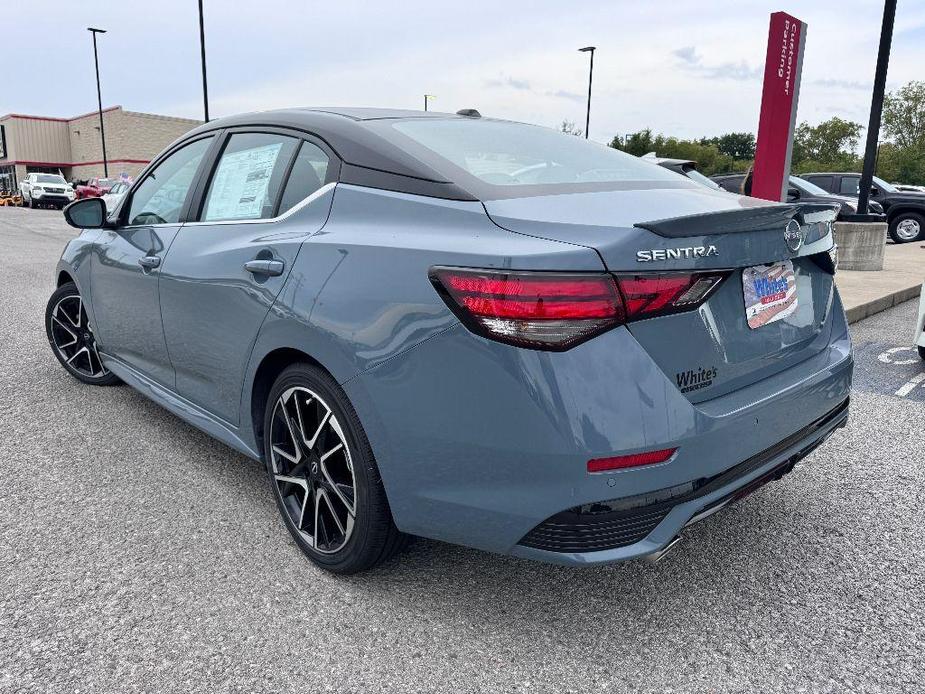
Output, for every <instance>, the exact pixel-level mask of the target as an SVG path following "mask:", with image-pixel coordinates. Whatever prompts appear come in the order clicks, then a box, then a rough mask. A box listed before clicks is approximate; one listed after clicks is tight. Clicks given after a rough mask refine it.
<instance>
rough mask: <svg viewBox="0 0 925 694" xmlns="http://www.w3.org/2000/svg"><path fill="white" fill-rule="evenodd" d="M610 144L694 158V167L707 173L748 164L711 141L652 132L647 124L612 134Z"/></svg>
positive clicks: (627, 149) (634, 151)
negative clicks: (736, 159)
mask: <svg viewBox="0 0 925 694" xmlns="http://www.w3.org/2000/svg"><path fill="white" fill-rule="evenodd" d="M610 146H611V147H613V148H614V149H619V150H621V151H623V152H626V153H628V154H632V155H635V156H637V157H641V156H643V155H645V154H648V153H649V152H655V154H656V155H658V156H659V157H664V158H667V159H688V160H690V161H694V162H697V170H698V171H700V172H701V173H703V174H704V175H706V176H712V175H713V174H716V173H726V172H728V171H734V170H735V169H737V168H739V169H742V170H744V169H745V168H746V167H747V166H748V164H747V163H744V162H742V163H740V164H737V162H736V161H735V160H734V159H733V158H732V157H730V156H728V155H726V154H723V153H722V152H720V151H719V149H718V148H717V146H716V145H715V144H713V143H712V142H711V141H706V143H705V141H703V140H701V141H698V140H681V139H679V138H677V137H669V136H667V135H661V134H659V135H653V134H652V130H651V129H650V128H646V129H645V130H640V131H639V132H636V133H629V134H628V135H626V137H620V136H619V135H618V136H616V137H614V138H613V140H611V142H610Z"/></svg>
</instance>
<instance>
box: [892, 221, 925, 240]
mask: <svg viewBox="0 0 925 694" xmlns="http://www.w3.org/2000/svg"><path fill="white" fill-rule="evenodd" d="M921 231H922V226H921V225H920V224H919V223H918V222H917V221H916V220H914V219H904V220H902V221H901V222H900V223H899V224H897V225H896V235H897V236H898V237H899V238H901V239H902V240H903V241H915V240H916V239H917V238H918V237H919V233H921Z"/></svg>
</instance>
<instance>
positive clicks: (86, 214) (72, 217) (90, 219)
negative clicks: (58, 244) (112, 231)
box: [64, 198, 106, 229]
mask: <svg viewBox="0 0 925 694" xmlns="http://www.w3.org/2000/svg"><path fill="white" fill-rule="evenodd" d="M64 220H65V221H66V222H67V223H68V224H70V225H71V226H72V227H76V228H77V229H102V228H103V227H104V226H106V203H105V202H103V199H102V198H83V199H82V200H75V201H74V202H72V203H71V204H70V205H68V206H67V207H65V208H64Z"/></svg>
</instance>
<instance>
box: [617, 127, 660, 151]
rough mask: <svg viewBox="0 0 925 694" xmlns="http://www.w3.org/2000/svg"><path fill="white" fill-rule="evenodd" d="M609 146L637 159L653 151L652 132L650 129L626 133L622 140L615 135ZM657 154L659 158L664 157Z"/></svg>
mask: <svg viewBox="0 0 925 694" xmlns="http://www.w3.org/2000/svg"><path fill="white" fill-rule="evenodd" d="M610 146H611V147H613V148H614V149H619V150H621V151H623V152H626V153H627V154H632V155H634V156H637V157H641V156H643V155H644V154H648V153H649V152H653V151H655V141H654V140H653V139H652V130H651V129H650V128H646V129H645V130H640V131H639V132H637V133H628V134H627V135H626V137H623V138H621V137H620V136H619V135H615V136H614V138H613V140H611V141H610ZM658 154H659V156H665V155H664V154H661V153H660V152H659V153H658Z"/></svg>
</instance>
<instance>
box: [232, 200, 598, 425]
mask: <svg viewBox="0 0 925 694" xmlns="http://www.w3.org/2000/svg"><path fill="white" fill-rule="evenodd" d="M434 265H456V266H466V267H486V268H499V267H500V268H504V267H508V268H512V269H518V270H531V269H535V270H562V271H588V272H601V271H603V269H604V267H603V265H602V263H601V260H600V258H599V257H598V255H597V254H596V253H595V252H594V251H593V250H591V249H588V248H585V247H582V246H577V245H572V244H568V243H562V242H559V241H550V240H545V239H536V238H532V237H529V236H525V235H522V234H513V233H510V232H508V231H505V230H503V229H500V228H499V227H497V226H496V225H494V224H493V223H492V222H491V220H489V219H488V216H487V215H486V214H485V210H484V208H483V207H482V205H481V204H480V203H477V202H463V201H452V200H441V199H436V198H429V197H424V196H418V195H410V194H406V193H394V192H389V191H383V190H375V189H371V188H363V187H360V186H352V185H344V184H338V185H337V188H336V190H335V193H334V201H333V205H332V208H331V213H330V215H329V217H328V221H327V223H326V224H325V226H324V228H323V230H321V231H320V232H318V233H316V234H314V235H313V236H311V237H309V238H308V239H307V240H306V241H305V242H304V243H303V245H302V248H301V250H300V252H299V255H298V258H297V259H296V261H295V264H294V266H293V269H292V271H291V272H290V274H289V277H288V278H287V280H286V283H285V285H284V286H283V288H282V290H281V291H280V294H279V296H278V297H277V300H276V302H275V303H274V304H273V306H272V307H271V309H270V311H269V313H268V315H267V317H266V319H265V321H264V323H263V326H262V327H261V329H260V333H259V334H258V337H257V340H256V342H255V345H254V349H253V352H252V356H251V360H250V363H249V366H248V369H247V372H246V376H245V383H244V384H243V391H242V403H241V407H242V409H241V411H242V412H250V411H251V403H250V397H251V393H252V392H253V385H254V381H253V379H254V375H255V373H256V372H257V369H258V368H259V366H260V364H261V362H262V361H263V359H264V358H265V357H266V355H268V354H270V353H272V352H274V351H275V350H278V349H287V348H288V349H296V350H299V351H301V352H304V353H305V354H308V355H309V356H310V357H311V358H312V359H314V360H316V361H317V362H318V363H319V364H321V365H322V366H323V367H324V368H325V369H327V370H328V371H329V372H330V373H331V374H332V376H334V378H335V379H336V380H337V381H338V382H340V383H345V382H347V381H349V380H350V379H352V378H354V377H356V376H357V375H358V374H360V373H362V372H364V371H366V370H368V369H371V368H373V367H375V366H376V365H379V364H382V363H385V362H387V361H389V360H390V359H393V358H395V357H396V356H397V355H399V354H401V353H403V352H405V351H407V350H409V349H411V348H413V347H414V346H415V345H418V344H420V343H422V342H424V341H426V340H429V339H431V338H432V337H434V336H435V335H438V334H440V333H441V332H443V331H445V330H447V329H449V328H451V327H452V326H454V325H456V324H457V322H458V321H457V318H456V317H455V316H454V315H453V313H452V312H451V311H450V310H449V308H448V307H447V306H446V304H445V303H444V301H443V299H441V298H440V296H439V295H438V294H437V292H436V290H435V289H434V287H433V285H432V284H431V282H430V279H429V277H428V271H429V269H430V268H431V267H432V266H434ZM361 419H362V417H361Z"/></svg>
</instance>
